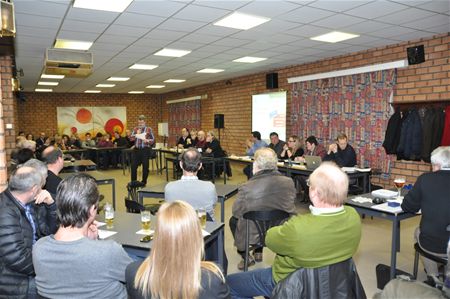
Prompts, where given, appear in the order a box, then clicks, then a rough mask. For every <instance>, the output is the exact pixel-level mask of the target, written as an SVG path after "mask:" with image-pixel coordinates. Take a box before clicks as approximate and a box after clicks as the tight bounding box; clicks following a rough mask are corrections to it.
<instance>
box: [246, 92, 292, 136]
mask: <svg viewBox="0 0 450 299" xmlns="http://www.w3.org/2000/svg"><path fill="white" fill-rule="evenodd" d="M252 131H259V132H260V133H261V139H263V140H265V141H266V142H267V143H268V144H269V143H270V137H269V135H270V133H271V132H277V133H278V136H279V137H280V139H281V140H284V141H285V140H286V91H281V92H271V93H264V94H256V95H253V96H252Z"/></svg>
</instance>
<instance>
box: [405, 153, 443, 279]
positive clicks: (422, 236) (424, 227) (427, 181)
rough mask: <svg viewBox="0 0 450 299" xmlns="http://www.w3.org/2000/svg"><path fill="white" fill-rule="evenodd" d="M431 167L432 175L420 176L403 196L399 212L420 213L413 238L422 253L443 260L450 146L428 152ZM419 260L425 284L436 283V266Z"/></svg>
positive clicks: (427, 260)
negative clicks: (422, 268)
mask: <svg viewBox="0 0 450 299" xmlns="http://www.w3.org/2000/svg"><path fill="white" fill-rule="evenodd" d="M431 166H432V172H428V173H424V174H422V175H421V176H419V177H418V178H417V181H416V183H415V184H414V187H413V188H412V189H411V190H410V191H409V192H408V193H407V194H406V195H405V197H404V199H403V202H402V210H403V211H405V212H409V213H417V212H418V211H420V210H421V211H422V219H421V220H420V225H419V227H418V228H417V229H416V231H415V233H414V238H415V240H416V242H417V243H418V244H419V246H420V247H421V248H422V249H423V250H424V251H425V252H427V253H429V254H431V255H435V256H438V257H445V256H446V249H447V242H448V232H447V231H446V228H447V226H448V225H449V224H450V200H449V195H450V193H449V186H448V185H449V182H450V146H440V147H438V148H436V149H435V150H433V152H431ZM420 257H421V259H422V262H423V264H424V266H425V271H426V273H427V276H428V283H430V284H435V283H438V282H439V278H438V277H439V271H438V266H439V265H438V264H437V263H436V262H434V261H432V260H430V259H428V258H426V257H424V256H420ZM441 283H442V282H441Z"/></svg>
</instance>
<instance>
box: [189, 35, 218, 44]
mask: <svg viewBox="0 0 450 299" xmlns="http://www.w3.org/2000/svg"><path fill="white" fill-rule="evenodd" d="M219 39H221V37H219V36H215V35H209V34H199V33H191V34H188V35H185V36H184V37H182V38H181V39H180V41H182V42H197V43H201V44H209V43H212V42H215V41H217V40H219Z"/></svg>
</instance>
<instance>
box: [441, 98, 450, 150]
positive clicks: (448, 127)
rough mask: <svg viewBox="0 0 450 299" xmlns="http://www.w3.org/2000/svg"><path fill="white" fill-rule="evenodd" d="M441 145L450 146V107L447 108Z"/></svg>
mask: <svg viewBox="0 0 450 299" xmlns="http://www.w3.org/2000/svg"><path fill="white" fill-rule="evenodd" d="M441 145H442V146H448V145H450V106H447V108H445V123H444V132H443V133H442V140H441Z"/></svg>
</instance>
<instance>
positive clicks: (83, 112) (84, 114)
mask: <svg viewBox="0 0 450 299" xmlns="http://www.w3.org/2000/svg"><path fill="white" fill-rule="evenodd" d="M91 120H92V113H91V111H89V110H87V109H84V108H81V109H80V110H78V112H77V121H79V122H80V123H82V124H87V123H89V122H90V121H91Z"/></svg>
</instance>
